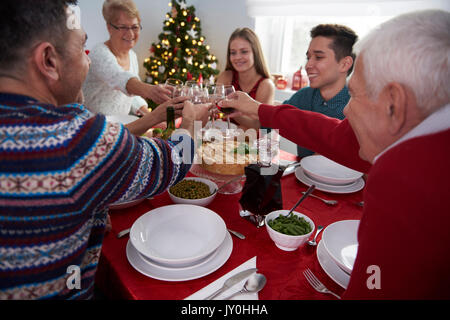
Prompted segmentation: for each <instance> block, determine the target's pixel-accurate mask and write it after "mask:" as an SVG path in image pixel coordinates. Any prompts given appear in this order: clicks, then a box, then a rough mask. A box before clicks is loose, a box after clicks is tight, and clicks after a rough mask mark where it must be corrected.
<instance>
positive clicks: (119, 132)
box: [0, 93, 193, 300]
mask: <svg viewBox="0 0 450 320" xmlns="http://www.w3.org/2000/svg"><path fill="white" fill-rule="evenodd" d="M183 139H188V140H184V141H189V143H190V144H191V146H192V144H193V141H192V139H191V138H190V137H187V136H186V137H183ZM175 148H176V145H175V143H174V142H173V141H164V140H160V139H147V138H136V137H135V136H133V135H132V134H130V133H129V132H128V130H126V129H125V128H124V127H123V126H122V125H120V124H116V123H109V122H106V121H105V118H104V116H101V115H93V114H92V113H90V112H89V111H88V110H87V109H85V108H84V106H82V105H78V104H72V105H66V106H59V107H56V106H52V105H48V104H42V103H39V102H37V101H36V100H34V99H32V98H29V97H25V96H19V95H12V94H1V93H0V300H1V299H45V298H53V299H85V298H90V297H91V296H92V293H93V286H94V275H95V271H96V268H97V263H98V260H99V256H100V252H101V246H102V241H103V234H104V231H105V225H106V215H107V212H108V205H109V204H111V203H114V202H120V201H126V200H133V199H136V198H142V197H149V196H152V195H155V194H158V193H161V192H163V191H164V190H166V188H167V187H168V186H170V185H172V184H174V183H176V182H178V181H179V180H181V179H182V178H183V177H184V176H185V174H186V173H187V172H188V170H189V168H190V165H189V164H183V163H181V161H174V159H177V160H180V157H181V156H182V151H179V150H178V149H175ZM191 150H192V149H191ZM184 157H186V155H184ZM188 157H189V158H190V160H191V162H190V163H192V155H189V156H188ZM176 163H179V164H176ZM71 266H75V268H79V270H80V271H81V278H80V279H81V288H80V289H78V288H76V282H73V283H75V288H73V287H74V286H73V285H72V286H71V285H68V284H69V283H70V282H71V280H73V279H75V278H73V279H72V278H71V276H73V275H76V273H75V272H73V270H76V269H71V268H73V267H71ZM71 288H72V289H71Z"/></svg>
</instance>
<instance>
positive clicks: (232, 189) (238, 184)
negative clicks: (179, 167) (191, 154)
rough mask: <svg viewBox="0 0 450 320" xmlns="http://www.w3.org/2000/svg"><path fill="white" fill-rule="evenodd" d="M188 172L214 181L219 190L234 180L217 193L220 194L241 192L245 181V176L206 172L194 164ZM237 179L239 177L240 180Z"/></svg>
mask: <svg viewBox="0 0 450 320" xmlns="http://www.w3.org/2000/svg"><path fill="white" fill-rule="evenodd" d="M190 172H191V173H192V174H194V175H196V176H197V177H200V178H206V179H209V180H212V181H214V182H215V183H216V184H217V187H218V188H220V187H221V186H222V185H224V184H225V183H227V182H229V181H231V180H233V179H236V181H233V182H231V183H229V184H227V185H226V186H225V187H224V188H222V189H220V190H219V193H222V194H236V193H239V192H241V191H242V188H243V183H244V181H245V175H224V174H218V173H213V172H209V171H208V170H206V169H204V168H202V167H201V166H200V165H199V164H196V163H194V164H193V165H192V167H191V170H190ZM238 177H241V178H240V179H239V178H238Z"/></svg>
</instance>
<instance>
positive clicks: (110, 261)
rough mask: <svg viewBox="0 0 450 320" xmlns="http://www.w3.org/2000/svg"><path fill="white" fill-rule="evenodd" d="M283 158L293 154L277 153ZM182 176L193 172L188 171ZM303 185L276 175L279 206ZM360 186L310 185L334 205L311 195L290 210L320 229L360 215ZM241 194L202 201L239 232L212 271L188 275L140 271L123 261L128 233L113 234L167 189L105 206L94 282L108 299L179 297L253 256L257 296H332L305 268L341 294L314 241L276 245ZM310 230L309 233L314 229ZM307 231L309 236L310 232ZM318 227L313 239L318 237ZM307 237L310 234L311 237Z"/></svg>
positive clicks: (164, 199)
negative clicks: (107, 226) (163, 276)
mask: <svg viewBox="0 0 450 320" xmlns="http://www.w3.org/2000/svg"><path fill="white" fill-rule="evenodd" d="M283 157H284V158H285V159H289V158H291V159H295V156H294V155H292V154H288V153H286V152H284V153H283ZM188 176H193V174H192V173H189V174H188ZM307 189H308V186H307V185H305V184H304V183H302V182H300V181H299V179H297V177H296V175H295V174H289V175H286V176H283V177H282V178H281V195H282V206H283V209H288V210H289V209H291V208H292V207H293V206H294V204H295V203H296V202H297V201H298V200H299V198H300V197H301V196H303V194H302V192H305V191H306V190H307ZM363 192H364V189H362V190H360V191H357V192H352V193H344V194H335V193H329V192H323V191H319V190H315V191H314V192H313V194H314V195H317V196H319V197H322V198H325V199H333V200H337V201H338V203H337V204H336V205H333V206H332V205H327V204H325V203H324V202H322V201H321V200H319V199H316V198H314V197H307V198H306V199H305V200H304V201H303V202H302V203H301V204H300V205H299V206H298V207H297V208H296V210H295V211H297V212H301V213H303V214H305V215H307V216H308V217H310V218H311V219H312V220H313V222H314V224H315V226H316V227H317V226H319V225H321V226H324V227H325V228H326V227H327V226H328V225H330V224H332V223H334V222H337V221H340V220H360V219H361V217H362V213H363V208H362V207H361V205H358V204H359V203H360V202H361V201H362V200H363ZM241 196H242V193H241V192H239V193H235V194H221V193H219V194H217V196H216V197H215V199H214V200H213V201H212V202H211V203H210V204H209V205H208V206H207V208H208V209H210V210H212V211H214V212H215V213H217V214H218V215H220V217H222V219H223V220H224V221H225V223H226V226H227V228H229V229H232V230H235V231H238V232H240V233H242V234H244V235H245V239H244V240H241V239H239V238H237V237H235V236H232V241H233V249H232V252H231V255H230V257H229V258H228V260H227V261H226V262H225V263H224V264H223V265H222V266H221V267H220V268H219V269H217V270H216V271H214V272H212V273H210V274H208V275H205V276H203V277H200V278H198V279H194V280H188V281H162V280H157V279H153V278H150V277H148V276H146V275H143V274H141V273H140V272H138V271H137V270H135V269H134V268H133V266H132V265H131V264H130V263H129V261H128V260H127V255H126V246H127V242H128V240H129V237H128V236H125V237H122V238H117V236H116V235H117V233H118V232H119V231H121V230H123V229H126V228H130V227H131V226H132V225H133V223H134V222H135V221H136V220H137V219H138V218H139V217H140V216H142V215H143V214H145V213H147V212H149V211H151V210H153V209H155V208H159V207H162V206H167V205H171V204H173V202H172V200H171V199H170V197H169V194H168V192H167V191H166V192H164V193H162V194H159V195H157V196H155V197H153V198H150V199H145V200H144V201H142V202H140V203H139V204H137V205H135V206H133V207H129V208H124V209H120V210H110V213H109V214H110V218H111V223H112V230H111V231H109V232H108V233H107V234H106V235H105V237H104V241H103V246H102V251H101V257H100V261H99V265H98V269H97V273H96V287H97V288H98V289H99V290H100V291H101V292H102V293H103V294H104V295H105V296H106V298H109V299H126V300H183V299H185V298H187V297H189V296H190V295H192V294H193V293H195V292H197V291H199V290H200V289H202V288H204V287H205V286H208V285H209V284H210V283H212V282H214V281H215V280H217V279H219V278H220V277H222V276H224V275H225V274H227V273H228V272H230V271H232V270H233V269H235V268H237V267H238V266H240V265H241V264H243V263H244V262H246V261H248V260H249V259H251V258H253V257H255V256H256V267H257V269H258V273H262V274H264V275H265V277H266V279H267V283H266V285H265V287H264V288H263V289H262V290H261V291H260V292H259V299H260V300H336V298H335V297H334V296H332V295H330V294H324V293H320V292H317V291H316V290H314V289H313V288H312V287H311V285H310V284H309V283H308V282H307V280H306V278H305V277H304V275H303V271H304V270H306V269H307V268H309V269H310V270H311V271H312V272H313V273H314V274H315V275H316V276H317V278H318V279H319V280H320V281H321V282H322V283H323V284H324V285H325V286H326V287H327V288H328V289H330V290H331V291H333V292H335V293H337V294H338V295H342V294H343V292H344V288H342V287H341V286H340V285H338V284H337V283H336V282H335V281H333V280H332V279H331V278H330V277H329V276H328V275H327V274H326V273H325V272H324V270H323V269H322V267H321V265H320V263H319V261H318V258H317V253H316V250H317V246H311V245H309V244H307V243H305V244H303V245H302V246H300V247H299V248H298V249H296V250H294V251H283V250H281V249H279V248H278V247H277V246H276V245H275V244H274V242H273V241H272V239H271V238H270V237H269V234H268V232H267V230H266V227H265V226H263V227H259V228H258V227H256V226H255V225H254V224H252V223H251V222H250V221H249V220H247V219H244V218H243V217H241V215H240V214H239V210H240V208H239V199H240V198H241ZM314 233H315V232H314ZM314 233H313V235H314ZM322 234H323V232H322V233H321V234H319V236H318V238H317V240H318V241H320V240H321V236H322ZM311 238H312V236H311Z"/></svg>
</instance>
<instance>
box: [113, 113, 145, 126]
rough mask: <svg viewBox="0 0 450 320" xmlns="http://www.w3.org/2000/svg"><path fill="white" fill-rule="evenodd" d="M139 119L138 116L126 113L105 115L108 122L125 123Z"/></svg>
mask: <svg viewBox="0 0 450 320" xmlns="http://www.w3.org/2000/svg"><path fill="white" fill-rule="evenodd" d="M137 119H139V117H136V116H133V115H128V114H116V115H111V116H106V121H108V122H118V123H121V124H127V123H130V122H133V121H135V120H137Z"/></svg>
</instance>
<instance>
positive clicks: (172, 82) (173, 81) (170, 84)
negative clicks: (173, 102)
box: [164, 78, 183, 98]
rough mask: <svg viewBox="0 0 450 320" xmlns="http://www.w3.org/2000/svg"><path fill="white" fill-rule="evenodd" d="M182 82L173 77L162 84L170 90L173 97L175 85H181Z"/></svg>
mask: <svg viewBox="0 0 450 320" xmlns="http://www.w3.org/2000/svg"><path fill="white" fill-rule="evenodd" d="M182 84H183V82H182V81H181V80H178V79H175V78H168V79H167V80H166V82H165V84H164V86H165V87H166V88H167V89H169V90H170V91H171V92H172V98H175V97H174V95H175V93H174V91H175V90H176V88H177V86H179V85H182Z"/></svg>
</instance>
